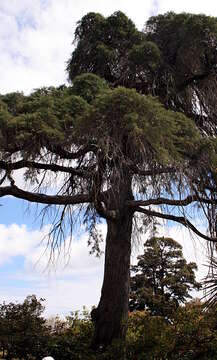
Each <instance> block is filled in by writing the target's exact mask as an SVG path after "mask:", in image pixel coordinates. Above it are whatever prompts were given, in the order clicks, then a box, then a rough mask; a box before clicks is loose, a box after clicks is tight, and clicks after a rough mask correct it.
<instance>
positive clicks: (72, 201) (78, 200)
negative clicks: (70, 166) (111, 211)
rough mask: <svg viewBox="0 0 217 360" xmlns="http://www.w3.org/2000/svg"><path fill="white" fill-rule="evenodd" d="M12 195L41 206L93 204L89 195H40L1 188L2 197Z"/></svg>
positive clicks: (12, 188)
mask: <svg viewBox="0 0 217 360" xmlns="http://www.w3.org/2000/svg"><path fill="white" fill-rule="evenodd" d="M7 195H12V196H14V197H16V198H19V199H23V200H27V201H30V202H36V203H41V204H50V205H51V204H53V205H76V204H82V203H88V202H91V196H90V195H89V194H77V195H73V196H71V195H68V196H67V195H64V196H61V195H45V194H40V193H33V192H30V191H25V190H22V189H19V188H18V187H17V186H15V185H12V186H5V187H0V197H3V196H7Z"/></svg>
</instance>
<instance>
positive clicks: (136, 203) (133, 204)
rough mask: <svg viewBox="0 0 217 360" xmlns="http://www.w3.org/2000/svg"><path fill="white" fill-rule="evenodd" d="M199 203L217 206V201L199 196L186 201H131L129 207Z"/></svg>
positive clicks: (189, 197) (161, 199) (193, 196)
mask: <svg viewBox="0 0 217 360" xmlns="http://www.w3.org/2000/svg"><path fill="white" fill-rule="evenodd" d="M195 201H199V202H201V203H204V204H212V205H216V204H217V200H215V199H207V198H202V197H198V195H189V196H187V197H186V198H185V199H180V200H179V199H167V198H156V199H148V200H131V201H127V203H126V204H127V205H128V206H130V207H131V208H136V207H137V206H150V205H172V206H187V205H189V204H191V203H192V202H195Z"/></svg>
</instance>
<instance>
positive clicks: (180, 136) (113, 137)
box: [78, 87, 202, 164]
mask: <svg viewBox="0 0 217 360" xmlns="http://www.w3.org/2000/svg"><path fill="white" fill-rule="evenodd" d="M91 105H92V106H91V107H89V109H88V112H87V114H86V115H85V116H84V117H80V118H79V122H78V129H79V133H82V134H83V136H85V135H86V139H87V140H88V139H90V137H92V138H94V139H95V141H97V145H98V146H99V147H101V149H102V150H103V152H105V153H106V155H107V156H108V157H112V158H113V160H114V159H115V158H116V157H119V159H120V160H121V159H123V161H125V162H127V160H128V158H129V160H131V161H134V163H135V164H139V163H143V162H144V161H146V162H147V163H148V162H149V161H151V160H155V161H159V162H160V163H162V164H169V163H175V162H179V161H183V159H187V158H191V157H193V156H194V154H196V153H197V152H198V149H199V148H200V146H201V141H202V139H201V137H200V135H199V132H198V131H197V129H196V127H195V126H194V123H193V122H192V121H191V120H190V119H188V118H186V117H185V116H184V115H182V114H179V113H175V112H172V111H168V110H166V109H165V108H164V107H163V106H162V104H161V103H160V102H158V101H157V100H156V99H154V98H153V97H150V96H148V97H146V96H142V95H140V94H138V93H137V92H136V91H135V90H132V89H131V90H130V89H126V88H122V87H119V88H116V89H114V90H108V91H105V92H103V93H101V94H100V95H98V96H97V97H96V99H95V100H94V101H93V102H92V104H91ZM111 105H112V106H111ZM144 148H145V149H144ZM144 153H145V155H146V157H145V155H144Z"/></svg>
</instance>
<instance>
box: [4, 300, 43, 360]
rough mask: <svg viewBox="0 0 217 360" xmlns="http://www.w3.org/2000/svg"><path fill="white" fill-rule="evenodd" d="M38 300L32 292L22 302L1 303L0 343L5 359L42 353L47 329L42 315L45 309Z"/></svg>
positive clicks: (41, 354) (36, 357) (39, 356)
mask: <svg viewBox="0 0 217 360" xmlns="http://www.w3.org/2000/svg"><path fill="white" fill-rule="evenodd" d="M41 301H42V299H40V300H37V299H36V297H35V295H32V296H27V298H26V299H25V300H24V302H23V303H22V304H19V303H18V304H14V303H9V304H2V305H0V346H1V348H2V351H3V354H4V355H5V358H6V359H8V360H11V359H14V358H19V359H29V358H35V359H38V358H41V357H42V356H43V354H44V351H45V346H46V341H47V340H46V336H47V335H48V331H47V329H46V327H45V319H43V318H42V316H41V314H42V312H43V311H44V307H43V305H42V303H41ZM3 358H4V356H3Z"/></svg>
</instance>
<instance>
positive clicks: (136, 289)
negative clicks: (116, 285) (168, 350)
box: [129, 237, 200, 318]
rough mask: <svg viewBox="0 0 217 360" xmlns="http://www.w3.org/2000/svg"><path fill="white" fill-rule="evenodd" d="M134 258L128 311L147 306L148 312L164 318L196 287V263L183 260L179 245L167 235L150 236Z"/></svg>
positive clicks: (197, 285)
mask: <svg viewBox="0 0 217 360" xmlns="http://www.w3.org/2000/svg"><path fill="white" fill-rule="evenodd" d="M137 259H138V263H137V265H135V266H133V267H132V272H133V273H135V275H134V276H131V281H130V301H129V307H130V310H131V311H133V310H145V309H148V310H149V311H150V312H151V314H152V315H161V316H165V317H167V318H168V317H170V316H171V314H172V313H173V312H174V311H175V310H176V309H177V308H178V306H179V304H181V303H182V304H183V303H185V302H186V301H187V300H188V299H190V298H191V294H190V291H191V290H193V289H197V290H198V289H199V288H200V284H199V283H198V282H197V281H196V278H195V270H196V269H197V265H196V264H195V263H193V262H190V263H187V261H186V260H185V259H184V257H183V253H182V246H181V245H180V244H179V243H177V242H176V241H175V240H173V239H171V238H165V237H152V238H150V239H149V240H147V241H146V243H145V244H144V254H143V255H140V256H138V258H137Z"/></svg>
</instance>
